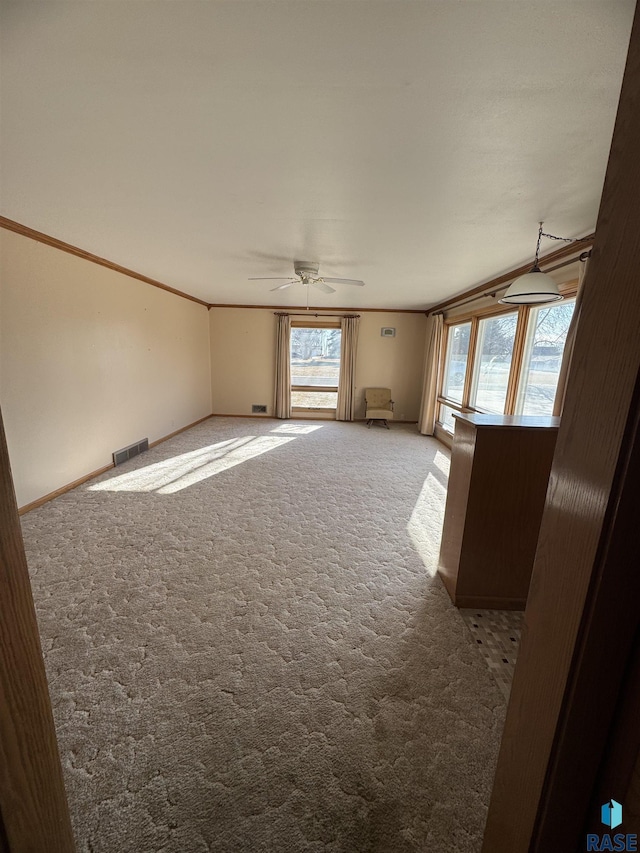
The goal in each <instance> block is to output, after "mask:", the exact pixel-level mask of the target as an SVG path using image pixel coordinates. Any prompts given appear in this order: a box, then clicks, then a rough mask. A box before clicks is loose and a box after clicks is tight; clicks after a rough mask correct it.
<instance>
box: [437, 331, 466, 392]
mask: <svg viewBox="0 0 640 853" xmlns="http://www.w3.org/2000/svg"><path fill="white" fill-rule="evenodd" d="M470 336H471V323H461V324H460V325H459V326H450V327H449V336H448V339H447V341H448V345H447V357H446V360H445V367H444V382H443V386H442V396H443V397H446V398H447V399H448V400H454V401H455V402H456V403H462V389H463V388H464V380H465V377H466V375H467V360H468V357H469V338H470Z"/></svg>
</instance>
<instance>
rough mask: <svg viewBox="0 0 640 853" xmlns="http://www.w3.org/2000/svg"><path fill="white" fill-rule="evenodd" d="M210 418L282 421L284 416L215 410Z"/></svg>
mask: <svg viewBox="0 0 640 853" xmlns="http://www.w3.org/2000/svg"><path fill="white" fill-rule="evenodd" d="M209 417H210V418H254V419H255V418H257V419H258V420H262V421H280V420H283V418H275V417H274V416H273V415H228V414H224V413H223V412H214V413H213V414H212V415H209Z"/></svg>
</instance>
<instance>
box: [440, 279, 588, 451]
mask: <svg viewBox="0 0 640 853" xmlns="http://www.w3.org/2000/svg"><path fill="white" fill-rule="evenodd" d="M559 290H560V293H561V294H562V296H564V298H565V299H572V298H573V297H575V296H576V295H577V292H578V280H577V279H575V280H573V281H569V282H566V283H565V284H563V285H560V286H559ZM538 307H540V306H539V305H518V306H514V305H501V304H499V303H497V304H496V305H488V306H486V307H484V308H479V309H476V310H475V311H473V310H470V311H467V312H464V313H461V314H457V315H455V316H451V317H447V318H445V321H444V335H443V340H442V351H441V353H440V366H439V378H438V394H437V397H436V401H437V407H438V408H437V413H436V425H437V428H438V429H440V430H442V433H443V434H444V436H446V437H447V438H449V439H451V437H452V433H450V432H449V430H448V429H447V428H446V427H445V426H444V424H443V423H442V421H441V420H440V410H441V406H447V407H448V408H450V409H453V410H454V411H455V412H460V413H461V414H469V413H479V414H485V412H484V410H483V409H480V408H478V407H476V406H472V405H471V404H470V397H471V383H472V381H473V374H474V369H475V362H476V356H477V352H476V348H477V342H478V327H479V324H480V320H483V319H487V318H489V317H497V316H500V315H501V314H516V313H517V317H518V319H517V323H516V333H515V338H514V342H513V350H512V354H511V367H510V369H509V379H508V382H507V394H506V399H505V407H504V414H505V415H514V414H515V409H516V405H517V400H518V391H519V384H520V380H521V374H522V362H523V359H524V349H525V343H526V338H527V329H528V326H529V315H530V313H531V309H533V308H538ZM469 322H470V323H471V332H470V335H469V353H468V355H467V367H466V374H465V380H464V386H463V389H462V402H461V403H459V402H457V401H455V400H451V399H450V398H448V397H445V396H444V395H443V393H442V390H443V386H444V381H445V375H444V369H445V364H446V358H447V347H448V345H449V334H450V331H451V328H452V327H454V326H461V325H463V324H464V323H469Z"/></svg>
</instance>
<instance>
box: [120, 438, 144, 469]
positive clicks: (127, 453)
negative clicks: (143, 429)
mask: <svg viewBox="0 0 640 853" xmlns="http://www.w3.org/2000/svg"><path fill="white" fill-rule="evenodd" d="M148 449H149V439H148V438H143V439H142V440H141V441H137V442H136V443H135V444H130V445H129V447H123V448H122V450H116V451H115V453H114V454H113V464H114V465H122V463H123V462H126V461H127V459H133V457H134V456H137V455H138V454H139V453H142V451H143V450H148Z"/></svg>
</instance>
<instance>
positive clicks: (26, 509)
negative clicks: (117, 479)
mask: <svg viewBox="0 0 640 853" xmlns="http://www.w3.org/2000/svg"><path fill="white" fill-rule="evenodd" d="M113 467H115V466H114V464H113V462H110V463H109V464H108V465H104V466H103V467H102V468H98V469H97V471H92V472H91V473H90V474H86V475H85V476H84V477H80V478H79V479H77V480H74V481H73V483H67V485H66V486H61V487H60V488H59V489H56V490H55V491H54V492H49V494H48V495H43V497H41V498H38V499H37V500H35V501H31V503H29V504H25V505H24V506H21V507H20V508H19V509H18V515H26V513H28V512H31V510H32V509H38V507H39V506H42V505H43V504H46V503H49V501H52V500H53V499H54V498H59V497H60V495H64V494H65V493H66V492H70V491H71V490H72V489H75V488H77V487H78V486H81V485H82V484H83V483H86V482H88V481H89V480H93V478H94V477H99V476H100V474H104V473H105V471H109V470H110V469H111V468H113Z"/></svg>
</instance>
